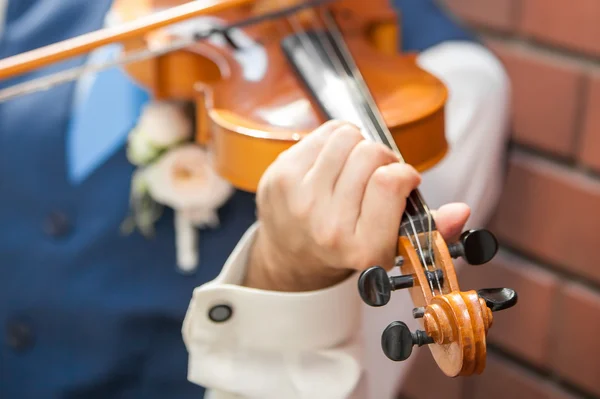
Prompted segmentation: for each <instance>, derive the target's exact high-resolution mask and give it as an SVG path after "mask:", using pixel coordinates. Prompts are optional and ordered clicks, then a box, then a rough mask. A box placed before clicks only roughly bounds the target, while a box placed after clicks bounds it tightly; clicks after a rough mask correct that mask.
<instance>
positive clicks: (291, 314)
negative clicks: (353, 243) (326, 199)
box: [182, 223, 362, 398]
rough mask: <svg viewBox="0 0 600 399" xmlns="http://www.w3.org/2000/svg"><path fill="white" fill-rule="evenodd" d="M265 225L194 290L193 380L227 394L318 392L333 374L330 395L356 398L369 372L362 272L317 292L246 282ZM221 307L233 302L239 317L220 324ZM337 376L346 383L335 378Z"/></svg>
mask: <svg viewBox="0 0 600 399" xmlns="http://www.w3.org/2000/svg"><path fill="white" fill-rule="evenodd" d="M257 227H258V223H255V224H254V225H253V226H252V227H251V228H250V229H249V230H248V231H247V232H246V234H245V235H244V236H243V237H242V239H241V240H240V242H239V243H238V245H237V247H236V248H235V250H234V251H233V253H232V254H231V256H230V257H229V259H228V260H227V262H226V264H225V266H224V268H223V270H222V272H221V273H220V274H219V276H218V277H217V278H216V279H215V280H213V281H211V282H209V283H206V284H204V285H202V286H200V287H197V288H196V289H195V290H194V293H193V298H192V301H191V303H190V306H189V308H188V312H187V315H186V318H185V320H184V324H183V331H182V333H183V339H184V342H185V344H186V347H187V349H188V352H189V365H188V379H189V380H190V381H192V382H194V383H197V384H199V385H203V386H205V387H207V388H211V389H213V390H216V391H219V393H217V394H216V395H217V396H216V397H218V398H221V397H223V398H225V397H229V396H226V395H227V393H230V394H243V395H244V396H246V395H249V396H252V397H261V398H267V397H269V398H270V397H280V396H277V393H279V394H281V393H284V392H295V391H296V390H297V389H299V386H298V384H300V386H301V387H302V388H301V389H302V390H306V389H309V390H312V389H313V388H311V385H314V384H313V382H315V381H317V380H319V381H320V380H323V379H324V378H325V379H330V381H329V382H324V381H323V382H322V383H320V384H317V385H319V389H321V390H322V391H323V390H324V391H328V394H329V395H330V396H329V397H331V398H348V397H350V395H351V394H352V393H353V392H355V390H356V389H357V386H358V384H359V380H360V377H361V374H362V371H361V369H362V367H361V362H360V360H359V357H360V345H356V337H357V336H358V334H357V333H358V332H359V330H360V323H361V312H360V306H361V302H360V295H359V293H358V288H357V277H358V276H357V274H356V273H355V274H354V275H352V276H351V277H349V278H347V279H346V280H344V281H342V282H341V283H339V284H337V285H335V286H332V287H329V288H327V289H323V290H318V291H310V292H299V293H288V292H274V291H265V290H259V289H254V288H248V287H244V286H241V285H240V284H241V283H242V281H243V279H244V276H245V272H246V266H247V259H248V254H249V250H250V248H251V245H252V242H253V240H254V238H255V233H256V229H257ZM219 305H227V306H229V307H230V308H231V316H230V317H229V318H227V319H226V320H224V321H222V322H215V321H213V320H211V318H210V317H209V314H210V312H211V309H213V308H214V307H215V306H219ZM225 313H227V312H225ZM309 363H311V364H312V366H308V364H309ZM313 368H316V369H317V370H320V371H319V373H320V374H321V376H315V375H314V370H312V369H313ZM250 375H251V376H250ZM336 375H337V376H341V377H342V378H343V379H344V382H336V383H334V384H332V383H331V381H332V380H331V379H332V378H333V379H335V378H336V377H335V376H336ZM315 388H316V387H315ZM332 390H333V391H332ZM252 393H253V394H252ZM213 394H215V393H213ZM254 395H255V396H254ZM270 395H275V396H270ZM294 397H303V398H304V397H316V396H314V394H313V396H303V395H300V396H294ZM317 397H323V396H317Z"/></svg>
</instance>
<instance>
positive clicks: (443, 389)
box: [399, 346, 464, 399]
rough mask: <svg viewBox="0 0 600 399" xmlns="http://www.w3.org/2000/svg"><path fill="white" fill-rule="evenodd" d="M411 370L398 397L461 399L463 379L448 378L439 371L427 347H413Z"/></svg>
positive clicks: (412, 398)
mask: <svg viewBox="0 0 600 399" xmlns="http://www.w3.org/2000/svg"><path fill="white" fill-rule="evenodd" d="M411 356H412V357H415V358H416V359H412V360H414V362H413V364H412V365H411V369H410V371H409V372H408V374H407V375H406V376H405V379H404V383H403V384H402V385H401V387H400V392H399V395H401V396H402V397H407V398H410V399H429V398H444V399H463V397H464V396H463V393H462V386H463V382H464V379H463V378H449V377H447V376H446V375H445V374H444V373H442V372H441V371H440V369H439V368H438V366H437V364H436V363H435V361H434V360H433V357H432V356H431V352H430V351H429V349H427V347H425V346H423V347H420V348H417V347H415V348H414V350H413V353H412V355H411Z"/></svg>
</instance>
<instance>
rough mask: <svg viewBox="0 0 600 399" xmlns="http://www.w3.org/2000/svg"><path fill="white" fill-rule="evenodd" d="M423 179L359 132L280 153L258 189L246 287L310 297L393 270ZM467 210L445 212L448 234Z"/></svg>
mask: <svg viewBox="0 0 600 399" xmlns="http://www.w3.org/2000/svg"><path fill="white" fill-rule="evenodd" d="M420 181H421V179H420V176H419V174H418V173H417V172H416V171H415V169H414V168H413V167H411V166H410V165H407V164H403V163H400V162H398V157H397V156H396V154H394V153H393V152H392V151H391V150H389V149H388V148H387V147H385V146H384V145H382V144H378V143H373V142H370V141H366V140H364V139H363V137H362V135H361V133H360V131H359V130H358V128H356V127H355V126H353V125H351V124H348V123H344V122H339V121H330V122H327V123H325V124H324V125H322V126H321V127H319V128H318V129H316V130H315V131H314V132H313V133H311V134H310V135H308V136H307V137H306V138H304V139H303V140H302V141H300V142H299V143H298V144H296V145H294V146H293V147H291V148H290V149H289V150H287V151H285V152H284V153H282V154H281V155H280V156H279V157H278V158H277V160H276V161H275V162H273V163H272V164H271V165H270V167H269V168H268V169H267V170H266V172H265V174H264V175H263V177H262V179H261V181H260V183H259V186H258V190H257V197H256V199H257V208H258V219H259V221H260V227H259V229H258V234H257V237H256V240H255V242H254V245H253V247H252V251H251V254H250V261H249V265H248V273H247V277H246V282H245V285H247V286H250V287H254V288H260V289H269V290H280V291H307V290H315V289H321V288H325V287H328V286H331V285H333V284H335V283H337V282H339V281H341V280H343V279H344V278H346V277H348V276H349V275H350V274H351V273H352V272H353V271H356V270H364V269H366V268H368V267H370V266H373V265H379V266H382V267H385V268H388V269H389V268H391V267H392V266H393V262H394V258H395V255H396V244H397V240H398V227H399V225H400V219H401V217H402V213H403V212H404V207H405V203H406V198H407V197H408V195H409V194H410V192H411V191H412V190H413V189H415V188H416V187H417V186H418V185H419V183H420ZM468 213H469V211H468V208H466V206H462V205H455V206H454V207H449V208H441V209H440V210H439V211H438V212H437V214H436V215H435V217H436V223H437V224H438V228H439V230H440V232H441V233H442V234H443V235H446V236H454V235H456V234H458V233H459V232H460V229H461V228H462V225H463V224H464V223H465V221H466V219H467V217H468Z"/></svg>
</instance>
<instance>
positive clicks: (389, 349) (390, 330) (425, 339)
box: [381, 321, 433, 362]
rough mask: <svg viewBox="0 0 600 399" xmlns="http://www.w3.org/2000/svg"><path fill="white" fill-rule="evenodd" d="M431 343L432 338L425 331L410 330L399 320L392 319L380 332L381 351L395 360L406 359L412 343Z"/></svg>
mask: <svg viewBox="0 0 600 399" xmlns="http://www.w3.org/2000/svg"><path fill="white" fill-rule="evenodd" d="M432 343H433V338H431V337H430V336H428V335H427V334H426V333H425V331H421V330H417V331H416V332H414V333H412V332H410V329H409V328H408V326H407V325H406V324H405V323H403V322H401V321H394V322H392V323H390V325H388V326H387V327H386V328H385V330H383V334H381V349H383V353H385V355H386V356H387V357H388V358H389V359H391V360H394V361H396V362H399V361H403V360H406V359H408V358H409V357H410V355H411V353H412V348H413V346H414V345H417V346H423V345H429V344H432Z"/></svg>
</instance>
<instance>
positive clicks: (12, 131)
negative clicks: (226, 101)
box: [0, 0, 469, 399]
mask: <svg viewBox="0 0 600 399" xmlns="http://www.w3.org/2000/svg"><path fill="white" fill-rule="evenodd" d="M110 3H111V0H93V1H91V0H9V8H8V10H7V20H6V26H5V34H4V36H3V38H2V40H1V41H0V58H4V57H8V56H10V55H14V54H17V53H21V52H24V51H27V50H30V49H33V48H37V47H40V46H43V45H46V44H50V43H53V42H57V41H60V40H64V39H67V38H69V37H73V36H77V35H80V34H83V33H85V32H88V31H92V30H95V29H98V28H100V27H101V26H102V22H103V18H104V16H105V13H106V11H107V10H108V8H109V7H110ZM396 3H397V5H399V6H401V7H405V9H403V11H404V18H403V33H402V35H403V40H404V42H403V43H404V46H405V48H406V49H411V50H422V49H424V48H427V47H429V46H431V45H433V44H436V43H438V42H440V41H442V40H448V39H469V38H468V36H466V34H465V32H464V30H462V29H461V28H459V27H458V26H457V25H456V24H455V23H453V22H452V21H451V20H450V19H448V18H447V17H446V16H444V15H443V14H441V13H440V11H439V10H438V9H437V8H436V7H434V6H433V5H432V3H429V2H428V1H426V0H404V1H396ZM422 24H426V25H428V26H431V30H430V32H429V33H428V34H421V33H419V34H415V32H416V29H417V26H419V25H421V26H422ZM418 30H419V31H420V29H418ZM83 61H84V58H78V59H75V60H71V61H68V62H64V63H61V64H60V65H57V66H52V67H49V68H45V69H44V70H42V71H35V72H33V73H30V74H28V75H26V77H27V78H31V77H35V76H40V75H41V74H43V73H49V72H53V71H56V70H58V69H63V68H66V67H73V66H77V65H81V63H82V62H83ZM20 80H22V78H15V79H12V80H11V81H8V82H1V83H0V87H6V86H8V85H10V84H14V83H16V82H18V81H20ZM73 95H74V85H73V84H72V83H71V84H65V85H61V86H58V87H55V88H53V89H51V90H49V91H46V92H38V93H36V94H33V95H27V96H24V97H20V98H18V99H14V100H11V101H9V102H7V103H0V193H2V195H0V325H1V327H2V328H3V331H4V334H2V335H1V336H0V337H1V338H0V339H3V340H4V341H5V342H2V343H0V397H1V398H7V399H9V398H10V399H12V398H14V399H30V398H31V399H34V398H35V399H38V398H44V399H52V398H82V399H95V398H98V399H106V398H111V399H116V398H132V399H133V398H145V399H153V398H157V399H158V398H160V399H163V398H169V399H184V398H185V399H187V398H190V399H191V398H194V399H198V398H202V397H203V392H204V390H203V389H202V388H201V387H198V386H196V385H194V384H192V383H189V382H188V381H187V379H186V375H187V353H186V350H185V347H184V344H183V341H182V338H181V324H182V321H183V318H184V315H185V312H186V310H187V306H188V303H189V300H190V298H191V295H192V290H193V289H194V287H197V286H199V285H201V284H203V283H205V282H207V281H209V280H211V279H213V278H214V277H216V276H217V274H218V273H219V271H220V269H221V267H222V265H223V264H224V262H225V261H226V259H227V257H228V255H229V254H230V253H231V251H232V250H233V249H234V247H235V245H236V243H237V242H238V240H239V239H240V238H241V236H242V234H243V233H244V232H245V230H246V229H247V228H248V227H249V226H250V225H251V224H252V223H253V222H254V220H255V204H254V196H253V195H252V194H248V193H244V192H236V193H235V194H234V196H233V197H232V198H231V200H230V201H229V202H228V203H227V204H225V205H224V206H223V207H222V209H221V210H220V212H219V217H220V220H221V227H220V228H218V229H208V230H203V231H201V232H200V242H199V250H200V254H201V264H200V266H199V268H198V270H197V271H196V273H194V274H190V275H184V274H181V273H179V272H178V271H177V268H176V261H175V248H174V242H175V239H174V231H173V214H172V212H170V211H167V212H166V214H165V215H164V216H163V217H162V219H161V220H160V221H159V223H158V224H157V226H156V228H157V234H156V237H155V238H154V239H153V240H152V241H148V240H147V239H146V238H143V237H142V236H140V235H138V234H133V235H130V236H123V235H121V234H120V232H119V226H120V224H121V222H122V221H123V220H124V218H125V217H126V216H127V214H128V195H129V185H130V179H131V173H132V171H133V167H132V166H131V165H130V164H129V162H128V161H127V159H126V156H125V150H124V148H123V146H122V145H121V146H120V147H118V148H117V150H115V151H114V152H113V153H112V154H111V155H110V156H109V157H108V159H107V160H105V161H104V162H103V163H102V165H100V166H99V167H98V168H96V169H95V170H94V171H93V173H92V174H91V175H89V176H88V177H87V178H86V179H85V180H84V181H83V182H81V183H80V184H76V185H75V184H72V183H71V182H70V181H69V179H68V176H67V175H68V171H67V164H66V150H65V147H66V145H65V140H66V137H65V136H66V132H67V127H68V124H69V120H70V117H71V111H72V103H73Z"/></svg>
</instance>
